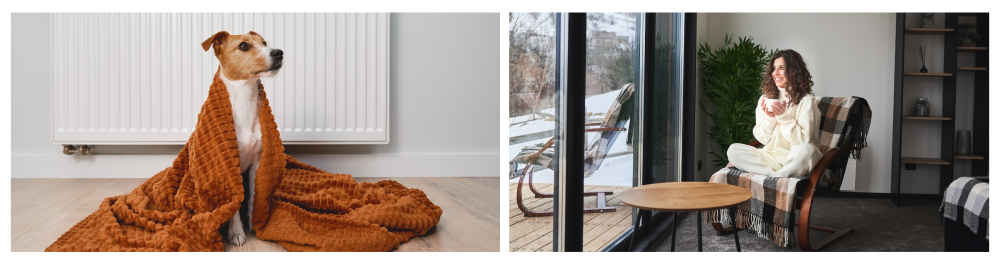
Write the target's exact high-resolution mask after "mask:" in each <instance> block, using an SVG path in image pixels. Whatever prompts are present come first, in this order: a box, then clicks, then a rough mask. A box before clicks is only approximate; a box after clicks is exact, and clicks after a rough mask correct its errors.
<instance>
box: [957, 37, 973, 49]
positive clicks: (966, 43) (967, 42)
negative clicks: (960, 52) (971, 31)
mask: <svg viewBox="0 0 1000 265" xmlns="http://www.w3.org/2000/svg"><path fill="white" fill-rule="evenodd" d="M958 46H960V47H972V39H962V40H960V41H958Z"/></svg>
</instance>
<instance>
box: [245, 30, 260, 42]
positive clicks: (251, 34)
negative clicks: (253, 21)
mask: <svg viewBox="0 0 1000 265" xmlns="http://www.w3.org/2000/svg"><path fill="white" fill-rule="evenodd" d="M247 35H250V36H256V37H258V38H260V41H261V42H264V36H261V35H260V34H257V32H253V31H250V33H247Z"/></svg>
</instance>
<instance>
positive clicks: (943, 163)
mask: <svg viewBox="0 0 1000 265" xmlns="http://www.w3.org/2000/svg"><path fill="white" fill-rule="evenodd" d="M959 17H975V18H976V25H977V27H976V31H977V32H978V33H979V34H980V35H981V36H982V38H981V39H980V41H978V42H977V43H976V46H977V47H958V39H957V36H956V33H955V28H956V27H957V26H958V18H959ZM944 21H945V28H906V27H905V24H906V23H905V22H906V14H905V13H897V14H896V52H895V54H896V57H895V71H894V78H893V80H894V83H895V85H894V88H893V89H894V94H895V97H894V101H893V104H894V109H893V122H892V124H893V129H892V132H893V140H892V163H893V167H892V187H891V188H890V189H891V193H892V201H893V203H894V204H896V206H899V204H900V197H901V196H902V195H906V194H902V193H901V192H900V190H899V184H900V174H901V170H902V167H904V166H905V165H910V164H922V165H937V166H940V167H941V168H940V178H939V182H940V183H939V186H938V187H939V193H938V195H939V196H940V195H941V194H944V189H945V188H947V187H948V185H949V184H950V183H951V182H952V181H953V180H954V168H953V167H954V161H955V160H956V159H966V160H971V161H972V174H973V175H976V176H986V175H987V165H988V163H989V150H988V146H989V104H990V102H989V73H988V72H987V71H988V65H989V56H988V52H989V49H988V47H989V36H988V35H989V14H988V13H946V14H945V19H944ZM908 35H943V36H944V71H943V72H942V73H914V72H904V71H903V53H904V51H905V50H906V48H907V47H905V39H906V36H908ZM910 48H911V49H912V47H910ZM959 52H974V53H975V54H976V55H975V58H976V65H975V66H974V67H972V66H961V67H960V66H958V53H959ZM959 72H963V73H962V74H969V73H970V72H971V73H973V74H975V83H974V85H973V88H972V89H974V91H973V93H974V97H973V98H974V102H973V104H974V106H973V118H972V119H973V130H972V135H973V139H972V141H973V150H972V153H973V154H972V155H964V156H963V155H955V154H954V150H955V146H954V145H955V134H956V131H955V119H954V117H955V114H956V111H955V108H956V104H958V102H956V91H957V89H958V88H957V82H956V80H957V76H958V75H959V74H960V73H959ZM904 76H912V77H915V78H942V79H943V80H942V81H943V82H942V88H941V89H942V103H941V116H937V117H914V116H907V114H908V113H907V112H906V111H904V110H903V94H904V93H905V91H906V89H905V88H906V86H905V85H904V81H905V80H906V78H904ZM910 80H914V79H910ZM963 89H967V88H963ZM931 121H933V122H940V125H941V139H940V143H941V154H940V157H937V158H930V157H907V156H906V155H907V154H901V153H900V147H901V145H902V144H909V143H901V141H902V139H901V138H902V134H903V133H904V132H902V123H903V122H931Z"/></svg>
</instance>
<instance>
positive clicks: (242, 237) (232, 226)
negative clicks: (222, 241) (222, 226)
mask: <svg viewBox="0 0 1000 265" xmlns="http://www.w3.org/2000/svg"><path fill="white" fill-rule="evenodd" d="M227 230H228V232H229V233H228V235H226V240H228V241H229V244H233V245H237V246H242V245H243V243H246V242H247V236H246V233H244V232H243V225H242V224H241V223H240V222H239V221H238V219H237V221H235V222H230V223H229V228H228V229H227Z"/></svg>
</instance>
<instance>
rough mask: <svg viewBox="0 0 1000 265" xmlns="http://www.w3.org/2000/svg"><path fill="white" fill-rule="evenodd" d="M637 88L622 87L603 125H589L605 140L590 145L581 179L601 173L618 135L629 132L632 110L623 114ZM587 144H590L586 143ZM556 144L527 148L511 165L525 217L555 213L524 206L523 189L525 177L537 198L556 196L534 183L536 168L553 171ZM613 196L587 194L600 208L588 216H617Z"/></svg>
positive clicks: (551, 141) (592, 192)
mask: <svg viewBox="0 0 1000 265" xmlns="http://www.w3.org/2000/svg"><path fill="white" fill-rule="evenodd" d="M633 90H634V86H633V85H632V84H625V85H623V86H622V87H621V92H620V93H619V94H618V97H617V98H616V100H615V102H613V103H612V104H611V107H610V108H609V109H608V112H607V113H605V114H604V120H603V121H602V122H600V123H587V124H585V126H586V127H593V126H597V127H593V128H587V129H585V130H584V131H585V132H599V133H600V134H601V137H600V138H598V139H597V140H595V141H594V142H593V143H592V144H590V145H589V146H588V147H587V149H586V150H585V153H584V175H583V176H581V177H584V178H586V177H589V176H590V175H591V174H593V173H594V172H596V171H597V169H598V168H600V167H601V163H602V162H603V161H604V158H605V157H607V155H608V150H609V149H610V148H611V144H613V143H614V142H615V140H616V139H617V138H618V135H619V134H621V132H622V131H625V130H626V128H625V124H626V123H627V121H628V120H629V117H631V115H629V113H631V110H625V111H623V109H624V108H623V106H625V105H628V106H631V104H626V102H628V101H629V100H631V99H632V92H633ZM585 141H586V140H585ZM554 142H555V138H554V137H553V138H551V139H549V140H548V141H547V142H546V143H544V144H538V145H533V146H526V147H524V148H522V149H521V152H520V153H518V155H517V156H516V157H514V159H513V160H511V161H510V165H511V166H510V174H511V177H513V176H519V177H520V178H519V179H518V181H517V207H518V208H519V209H521V212H523V213H524V215H525V216H528V217H534V216H551V215H552V214H553V212H552V211H533V210H531V209H528V208H527V207H525V206H524V201H523V198H522V196H521V189H522V185H523V183H524V177H525V175H527V177H528V188H529V189H530V190H531V192H532V193H534V194H535V198H549V197H552V196H553V194H552V193H543V192H540V191H538V190H537V189H535V186H534V185H533V183H532V176H533V174H534V168H535V166H544V167H547V168H549V169H553V167H555V163H553V161H552V159H553V156H554V152H553V150H552V149H550V148H549V147H551V146H552V144H553V143H554ZM519 164H524V165H525V166H524V168H523V169H521V170H518V165H519ZM612 193H613V192H612V191H610V190H600V191H586V192H584V194H583V196H597V207H596V208H585V209H584V210H583V212H584V213H604V212H614V211H615V207H609V206H607V205H606V204H605V200H606V199H605V196H607V195H611V194H612Z"/></svg>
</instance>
